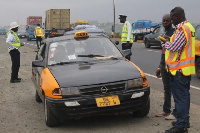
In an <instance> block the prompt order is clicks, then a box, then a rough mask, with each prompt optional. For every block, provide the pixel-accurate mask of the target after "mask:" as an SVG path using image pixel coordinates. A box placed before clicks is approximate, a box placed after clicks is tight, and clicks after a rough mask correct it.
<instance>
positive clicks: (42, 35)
mask: <svg viewBox="0 0 200 133" xmlns="http://www.w3.org/2000/svg"><path fill="white" fill-rule="evenodd" d="M35 36H39V37H44V34H43V30H42V28H40V26H37V27H35Z"/></svg>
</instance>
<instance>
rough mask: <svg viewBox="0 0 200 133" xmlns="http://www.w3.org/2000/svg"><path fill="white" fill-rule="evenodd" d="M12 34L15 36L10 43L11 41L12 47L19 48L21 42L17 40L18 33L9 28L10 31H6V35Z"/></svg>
mask: <svg viewBox="0 0 200 133" xmlns="http://www.w3.org/2000/svg"><path fill="white" fill-rule="evenodd" d="M10 33H11V34H13V35H14V36H15V41H11V43H12V45H13V46H14V47H16V48H18V49H19V48H20V47H21V43H20V40H19V37H18V35H17V33H16V32H14V31H12V30H10V31H8V32H7V34H6V35H7V37H8V35H9V34H10ZM8 49H10V47H8Z"/></svg>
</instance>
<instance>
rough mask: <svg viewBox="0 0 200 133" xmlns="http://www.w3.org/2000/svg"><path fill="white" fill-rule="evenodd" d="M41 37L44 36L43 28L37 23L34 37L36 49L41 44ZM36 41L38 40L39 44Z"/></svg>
mask: <svg viewBox="0 0 200 133" xmlns="http://www.w3.org/2000/svg"><path fill="white" fill-rule="evenodd" d="M43 37H44V34H43V30H42V28H41V27H40V24H37V27H35V38H36V44H37V47H38V49H39V48H40V46H41V42H42V38H43ZM38 41H39V42H40V45H39V44H38Z"/></svg>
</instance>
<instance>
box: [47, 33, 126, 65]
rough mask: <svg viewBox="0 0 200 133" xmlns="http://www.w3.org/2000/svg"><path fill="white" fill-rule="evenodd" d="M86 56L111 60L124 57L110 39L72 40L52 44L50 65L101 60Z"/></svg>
mask: <svg viewBox="0 0 200 133" xmlns="http://www.w3.org/2000/svg"><path fill="white" fill-rule="evenodd" d="M86 55H101V56H103V57H110V58H111V57H114V58H119V57H122V54H121V53H120V51H119V50H118V49H117V48H116V46H115V45H114V44H113V43H112V42H111V41H110V40H109V39H108V38H103V37H95V38H88V39H87V40H81V41H77V40H75V39H71V40H66V41H60V42H53V43H51V44H50V47H49V53H48V65H51V64H55V63H59V62H76V61H92V60H99V59H100V58H98V57H93V58H91V57H87V56H86ZM82 56H84V57H82ZM101 59H102V58H101Z"/></svg>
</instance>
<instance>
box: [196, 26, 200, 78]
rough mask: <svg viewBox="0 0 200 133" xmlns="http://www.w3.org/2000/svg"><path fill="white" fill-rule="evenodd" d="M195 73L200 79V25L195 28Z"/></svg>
mask: <svg viewBox="0 0 200 133" xmlns="http://www.w3.org/2000/svg"><path fill="white" fill-rule="evenodd" d="M195 35H196V41H195V71H196V75H197V77H198V78H200V25H197V26H195Z"/></svg>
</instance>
